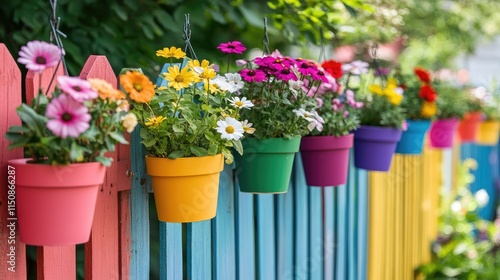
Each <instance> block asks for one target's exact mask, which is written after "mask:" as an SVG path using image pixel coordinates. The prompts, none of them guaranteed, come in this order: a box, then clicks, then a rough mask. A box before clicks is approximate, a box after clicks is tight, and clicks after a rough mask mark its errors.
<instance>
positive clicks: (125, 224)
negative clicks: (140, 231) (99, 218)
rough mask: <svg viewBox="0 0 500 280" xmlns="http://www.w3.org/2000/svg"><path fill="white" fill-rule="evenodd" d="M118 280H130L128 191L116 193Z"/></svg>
mask: <svg viewBox="0 0 500 280" xmlns="http://www.w3.org/2000/svg"><path fill="white" fill-rule="evenodd" d="M118 204H119V205H118V206H119V208H118V217H119V227H120V234H119V238H120V239H119V242H118V245H119V252H120V255H119V256H118V257H119V259H118V263H119V267H120V271H119V272H120V279H122V280H127V279H130V219H131V216H130V214H131V213H130V191H121V192H118Z"/></svg>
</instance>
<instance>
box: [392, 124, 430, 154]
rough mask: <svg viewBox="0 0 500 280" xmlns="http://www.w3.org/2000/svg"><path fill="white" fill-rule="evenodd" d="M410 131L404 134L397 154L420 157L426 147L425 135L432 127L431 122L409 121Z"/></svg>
mask: <svg viewBox="0 0 500 280" xmlns="http://www.w3.org/2000/svg"><path fill="white" fill-rule="evenodd" d="M406 122H407V123H408V129H407V130H406V131H405V132H403V135H402V136H401V140H399V142H398V145H397V146H396V153H398V154H405V155H420V154H422V148H423V146H424V137H425V133H426V132H427V130H428V129H429V127H430V126H431V121H429V120H416V121H413V120H407V121H406Z"/></svg>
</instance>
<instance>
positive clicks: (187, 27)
mask: <svg viewBox="0 0 500 280" xmlns="http://www.w3.org/2000/svg"><path fill="white" fill-rule="evenodd" d="M182 38H183V39H184V42H185V47H184V52H185V53H187V51H188V50H189V53H190V54H191V56H192V57H193V58H194V59H198V57H196V53H195V52H194V49H193V46H192V45H191V24H190V23H189V14H184V27H183V32H182Z"/></svg>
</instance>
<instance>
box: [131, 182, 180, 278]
mask: <svg viewBox="0 0 500 280" xmlns="http://www.w3.org/2000/svg"><path fill="white" fill-rule="evenodd" d="M132 187H133V186H132ZM159 223H160V280H180V279H183V261H182V260H183V253H182V224H177V223H176V224H174V223H165V222H159ZM148 242H149V241H148ZM132 244H133V243H132ZM148 245H149V244H148ZM148 249H149V248H148ZM144 269H147V270H145V271H144V272H143V274H144V275H145V274H149V267H148V268H144ZM138 279H149V275H148V276H147V278H138Z"/></svg>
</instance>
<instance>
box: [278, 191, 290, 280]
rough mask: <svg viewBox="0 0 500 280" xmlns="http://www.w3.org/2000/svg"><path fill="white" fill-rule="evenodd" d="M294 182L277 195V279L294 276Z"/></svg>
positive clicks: (284, 279) (282, 279)
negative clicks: (284, 191) (285, 191)
mask: <svg viewBox="0 0 500 280" xmlns="http://www.w3.org/2000/svg"><path fill="white" fill-rule="evenodd" d="M293 188H294V187H293V184H292V183H290V186H289V188H288V192H287V193H286V194H278V195H276V196H275V206H276V209H275V213H276V270H277V271H276V279H277V280H288V279H292V278H293V240H294V231H293V217H294V205H293Z"/></svg>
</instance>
